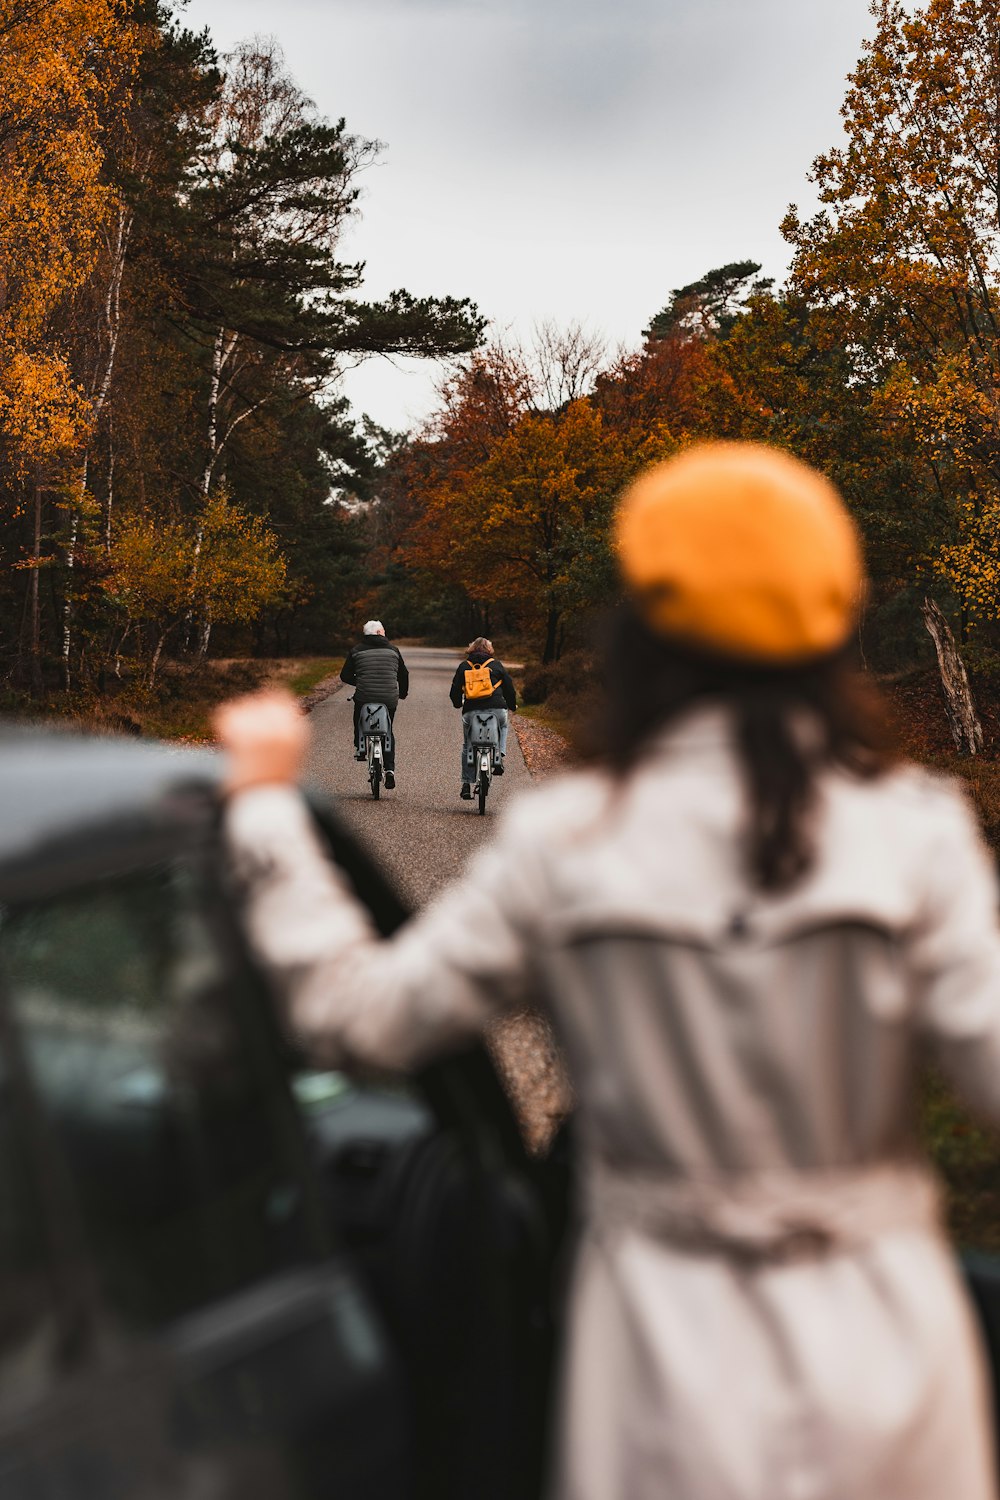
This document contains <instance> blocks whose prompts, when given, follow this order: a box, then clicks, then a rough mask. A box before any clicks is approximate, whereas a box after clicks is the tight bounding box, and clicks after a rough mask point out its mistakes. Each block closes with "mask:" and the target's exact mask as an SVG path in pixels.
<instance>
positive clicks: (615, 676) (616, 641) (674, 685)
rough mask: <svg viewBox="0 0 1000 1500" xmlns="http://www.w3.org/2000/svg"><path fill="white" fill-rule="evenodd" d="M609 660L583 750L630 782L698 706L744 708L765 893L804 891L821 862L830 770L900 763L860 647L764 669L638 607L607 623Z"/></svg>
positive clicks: (862, 772)
mask: <svg viewBox="0 0 1000 1500" xmlns="http://www.w3.org/2000/svg"><path fill="white" fill-rule="evenodd" d="M603 655H604V694H603V708H602V713H601V715H600V717H599V719H598V722H597V725H596V733H595V734H593V735H592V736H590V737H589V739H590V743H585V744H584V746H583V747H582V748H583V750H584V755H585V758H586V759H588V760H592V761H595V760H596V761H598V762H599V763H601V764H603V765H605V766H607V767H608V769H610V770H611V771H612V773H613V774H615V775H616V776H618V777H624V776H625V775H626V774H627V773H628V772H629V771H630V770H631V769H632V768H633V767H634V766H635V764H636V762H637V761H639V760H640V759H641V757H642V754H643V752H644V750H645V749H646V748H647V745H648V743H649V741H650V739H651V737H652V736H654V735H655V734H656V733H657V732H658V731H659V730H662V729H664V728H666V726H667V725H669V724H670V723H671V722H672V721H673V720H675V719H677V718H679V717H680V716H681V715H682V714H683V713H684V712H685V711H686V710H688V709H690V708H692V707H695V706H696V705H699V704H710V703H721V704H725V705H727V706H729V707H730V708H731V709H732V712H733V719H734V731H735V737H736V745H737V750H738V754H739V758H740V762H741V765H742V769H743V775H744V779H745V784H746V789H747V796H748V804H749V827H748V830H747V860H748V865H749V869H750V873H751V877H752V879H753V880H754V883H755V884H757V885H758V886H760V887H761V888H763V889H764V890H770V891H776V890H782V889H785V888H786V887H788V886H790V885H793V884H794V883H795V881H797V880H798V879H800V878H801V877H802V876H803V875H805V874H806V873H807V871H808V870H809V868H810V866H811V864H812V860H813V856H814V850H813V846H812V839H811V828H810V823H811V816H810V815H811V813H812V810H813V806H814V802H815V794H816V780H817V775H818V773H819V772H820V771H821V770H822V769H823V768H824V767H827V766H839V767H841V768H843V769H844V770H847V771H849V772H851V773H853V774H854V775H856V776H859V777H862V778H865V779H871V778H874V777H876V776H880V775H882V774H883V773H884V772H885V771H886V770H888V768H889V767H890V766H891V765H892V764H893V762H894V761H895V760H896V759H897V752H896V748H895V745H894V742H893V737H892V734H891V731H890V728H889V724H888V716H887V713H886V711H885V709H884V707H883V705H882V703H881V700H880V698H879V696H878V693H877V691H876V690H875V688H874V685H873V684H872V683H871V682H870V680H869V679H867V678H866V677H864V675H863V674H862V673H861V672H860V671H859V670H857V669H856V667H855V666H854V663H853V660H852V657H851V654H850V653H849V652H848V651H838V652H837V653H836V654H835V655H832V656H825V657H822V658H820V659H819V660H815V661H811V662H809V663H808V664H807V665H805V666H795V667H770V666H758V665H756V664H753V663H748V662H745V661H736V660H734V659H732V658H725V657H721V656H713V655H709V654H707V653H703V652H699V651H696V650H693V649H691V648H688V647H686V646H682V645H679V644H678V643H676V642H673V641H670V640H668V639H666V638H665V637H662V636H659V635H657V634H655V633H654V632H653V631H652V630H651V629H650V628H649V627H648V626H647V625H646V624H645V623H644V621H643V620H642V618H641V617H640V615H639V614H638V612H637V611H636V609H635V608H634V607H633V606H632V605H629V604H626V605H623V606H621V608H620V609H618V610H617V611H616V612H615V613H614V615H613V616H612V617H611V618H610V620H609V621H608V623H607V627H606V634H605V643H604V652H603Z"/></svg>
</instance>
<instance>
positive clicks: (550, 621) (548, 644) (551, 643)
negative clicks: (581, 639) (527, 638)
mask: <svg viewBox="0 0 1000 1500" xmlns="http://www.w3.org/2000/svg"><path fill="white" fill-rule="evenodd" d="M560 614H561V611H560V610H558V609H550V610H549V612H548V615H547V617H546V621H545V650H544V651H543V652H542V663H543V665H544V666H549V665H550V664H551V663H552V662H554V661H558V659H559V618H560Z"/></svg>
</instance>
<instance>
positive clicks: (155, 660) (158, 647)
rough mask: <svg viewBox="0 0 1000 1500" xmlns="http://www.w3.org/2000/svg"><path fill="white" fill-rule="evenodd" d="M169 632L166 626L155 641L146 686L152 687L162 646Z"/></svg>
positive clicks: (161, 653)
mask: <svg viewBox="0 0 1000 1500" xmlns="http://www.w3.org/2000/svg"><path fill="white" fill-rule="evenodd" d="M169 634H170V630H169V628H168V629H167V630H165V631H164V632H163V634H162V635H161V636H160V639H159V640H158V641H157V643H156V650H155V651H154V652H153V660H152V661H151V662H150V664H149V679H148V682H147V686H148V687H152V686H153V683H154V681H155V680H156V669H157V667H158V666H159V665H160V657H161V656H162V655H163V647H164V645H165V644H166V639H167V636H168V635H169Z"/></svg>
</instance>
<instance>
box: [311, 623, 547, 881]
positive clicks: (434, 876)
mask: <svg viewBox="0 0 1000 1500" xmlns="http://www.w3.org/2000/svg"><path fill="white" fill-rule="evenodd" d="M403 655H404V657H405V658H406V665H407V666H408V667H409V669H410V694H409V697H408V698H407V699H406V700H405V702H403V703H401V704H400V705H399V708H398V710H397V713H396V730H397V743H396V790H395V791H394V792H387V791H385V789H384V788H383V791H382V796H381V799H380V800H379V801H378V802H375V801H373V799H372V795H371V791H370V790H369V787H368V779H367V775H366V771H365V767H364V766H363V765H360V764H358V762H356V761H355V760H354V758H353V728H352V712H353V704H352V703H351V692H352V689H350V688H341V689H340V691H339V692H337V693H335V694H334V695H333V697H332V698H327V699H326V700H325V702H323V703H320V704H319V705H318V706H317V707H316V708H315V709H314V710H313V712H312V715H311V719H312V726H313V751H312V756H311V759H310V764H309V771H310V774H311V778H312V779H313V780H314V781H315V782H316V783H317V784H318V785H319V786H320V787H321V788H322V789H323V791H324V792H326V793H327V795H331V796H333V797H334V798H335V799H336V803H337V810H338V811H339V812H340V813H341V815H342V816H343V817H344V818H346V819H347V821H348V822H349V823H350V824H351V826H352V827H353V828H354V829H356V830H357V832H358V833H359V834H361V836H362V837H363V839H364V840H365V842H366V844H367V846H368V848H369V849H371V850H372V851H373V853H374V854H375V856H376V857H377V858H378V859H379V860H380V862H381V863H382V864H383V865H384V866H385V867H386V869H388V870H389V871H390V873H391V874H392V875H393V876H394V878H395V880H396V882H397V883H398V885H399V886H400V888H401V890H402V891H403V893H404V894H405V895H406V896H407V897H408V898H409V899H410V900H411V901H412V902H414V903H415V904H421V903H422V902H424V901H426V900H427V899H428V897H429V896H432V895H433V894H434V892H435V890H436V889H437V888H438V887H439V886H440V885H442V884H443V883H445V882H446V881H448V880H450V879H451V878H452V877H453V876H454V875H456V874H457V873H458V871H459V870H460V869H461V868H462V866H463V864H464V863H465V861H466V860H467V859H468V857H469V855H470V854H471V853H472V852H473V850H475V849H477V848H478V847H479V845H480V844H481V843H482V842H483V840H484V839H488V838H489V837H490V835H491V833H492V830H493V827H494V823H495V818H496V813H497V811H498V809H499V808H500V807H502V806H503V804H504V802H505V801H506V800H507V799H508V798H509V797H510V795H511V792H512V791H514V790H515V788H517V787H519V786H524V785H525V784H526V783H527V782H528V780H529V777H528V771H527V767H526V766H525V764H524V757H523V756H522V755H521V751H520V748H519V747H518V743H517V738H516V736H515V734H514V730H513V727H512V728H511V732H510V737H509V739H508V742H507V772H506V775H505V776H504V777H503V779H502V780H497V779H494V781H493V784H492V787H491V789H490V798H489V803H488V806H487V812H486V816H485V818H481V817H480V816H479V813H478V809H477V808H476V805H475V804H474V803H472V802H462V801H461V800H460V798H459V795H458V791H459V787H460V786H461V781H462V778H461V775H460V764H459V762H460V754H461V748H462V725H461V722H460V719H459V715H458V714H457V713H456V711H455V709H454V708H452V706H451V702H450V700H449V698H448V689H449V688H450V686H451V679H452V675H453V674H454V671H455V667H456V666H457V665H458V662H459V661H460V659H461V652H460V651H445V650H439V649H437V648H432V647H428V646H416V647H409V648H407V649H405V650H404V651H403Z"/></svg>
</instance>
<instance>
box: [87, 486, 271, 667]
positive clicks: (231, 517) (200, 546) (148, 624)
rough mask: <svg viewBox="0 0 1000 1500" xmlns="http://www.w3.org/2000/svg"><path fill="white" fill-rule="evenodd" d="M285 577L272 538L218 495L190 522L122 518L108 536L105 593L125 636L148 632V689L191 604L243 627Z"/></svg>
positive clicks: (256, 520) (258, 522) (252, 518)
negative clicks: (110, 540)
mask: <svg viewBox="0 0 1000 1500" xmlns="http://www.w3.org/2000/svg"><path fill="white" fill-rule="evenodd" d="M196 553H197V558H198V563H199V566H198V568H197V571H195V569H194V566H193V564H194V561H195V556H196ZM285 577H286V566H285V559H284V558H283V557H282V555H281V552H280V550H279V547H278V542H277V539H276V537H275V536H274V534H273V533H272V532H271V531H269V530H268V528H267V527H266V526H265V525H264V523H263V522H262V521H261V520H260V518H259V517H257V516H248V515H246V513H245V512H244V511H242V510H241V509H240V508H239V507H238V506H236V505H234V504H233V503H232V502H231V501H230V500H229V498H228V497H227V496H226V495H225V494H222V493H219V494H216V495H213V496H211V497H210V498H209V500H208V502H207V504H206V506H205V508H204V510H203V511H202V512H201V514H200V515H199V516H198V517H197V520H195V521H191V520H188V521H184V520H164V519H163V518H162V517H152V516H142V515H132V516H130V517H129V518H128V519H127V520H125V521H124V522H123V523H122V524H121V525H120V526H119V528H118V529H117V531H116V534H115V540H114V546H113V548H112V552H111V556H110V559H109V566H108V571H107V577H106V581H105V588H106V590H107V593H108V596H109V599H110V600H111V602H112V604H113V605H114V607H115V608H116V609H117V610H119V611H120V612H121V614H122V616H123V618H124V630H125V632H134V633H135V636H136V639H137V641H138V642H142V640H143V631H144V629H148V630H150V631H151V634H150V635H149V636H148V638H147V640H146V642H145V646H146V651H145V657H146V660H147V663H148V684H149V686H150V687H151V686H152V685H153V682H154V680H155V677H156V671H157V668H158V666H159V663H160V658H161V656H162V654H163V648H164V646H165V645H166V643H167V641H168V639H169V638H170V636H171V635H172V634H174V633H176V632H177V631H178V630H180V628H181V627H182V625H183V622H184V620H185V618H186V616H187V613H188V611H189V610H190V609H191V607H192V606H194V607H195V608H196V609H198V610H199V612H201V613H202V614H204V615H207V616H208V618H210V619H214V620H218V621H220V622H234V623H240V624H251V623H252V622H253V621H254V620H255V619H256V618H257V616H258V615H259V614H260V613H261V611H262V610H263V609H264V608H265V606H266V605H268V604H271V603H273V602H274V601H275V599H277V598H278V597H279V596H280V594H281V592H282V590H283V588H284V584H285ZM124 638H125V637H124V634H123V636H120V637H119V641H118V646H119V649H120V647H121V645H122V644H123V640H124Z"/></svg>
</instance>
